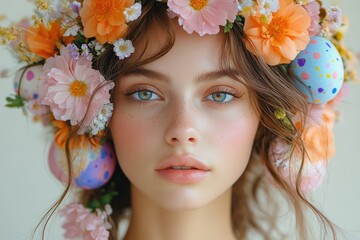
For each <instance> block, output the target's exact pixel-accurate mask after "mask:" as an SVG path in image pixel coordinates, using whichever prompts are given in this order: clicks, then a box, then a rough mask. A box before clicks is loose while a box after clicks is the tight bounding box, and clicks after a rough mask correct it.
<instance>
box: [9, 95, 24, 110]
mask: <svg viewBox="0 0 360 240" xmlns="http://www.w3.org/2000/svg"><path fill="white" fill-rule="evenodd" d="M25 101H26V100H25V99H24V98H22V97H20V96H19V95H12V96H10V97H7V98H6V102H7V104H6V105H5V106H6V107H10V108H16V107H18V108H22V107H24V106H25Z"/></svg>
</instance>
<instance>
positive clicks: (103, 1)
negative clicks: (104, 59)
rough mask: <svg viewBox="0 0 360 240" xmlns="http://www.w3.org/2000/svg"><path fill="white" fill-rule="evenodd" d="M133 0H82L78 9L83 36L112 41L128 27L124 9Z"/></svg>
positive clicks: (100, 40) (132, 2) (102, 41)
mask: <svg viewBox="0 0 360 240" xmlns="http://www.w3.org/2000/svg"><path fill="white" fill-rule="evenodd" d="M133 4H134V0H84V2H83V7H82V9H81V10H80V16H81V19H82V24H83V25H84V34H85V37H87V38H91V37H95V38H96V39H97V40H98V41H99V43H101V44H104V43H106V42H108V43H113V42H115V41H116V40H118V39H119V38H122V37H123V36H124V35H125V34H126V32H127V29H128V26H127V24H126V18H125V15H124V10H125V9H126V8H128V7H131V6H132V5H133Z"/></svg>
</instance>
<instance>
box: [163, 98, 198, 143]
mask: <svg viewBox="0 0 360 240" xmlns="http://www.w3.org/2000/svg"><path fill="white" fill-rule="evenodd" d="M198 124H199V115H198V114H197V113H196V110H195V109H194V108H193V107H190V106H185V105H184V104H182V105H180V106H173V107H170V109H169V114H168V116H167V128H166V130H165V141H166V142H167V143H168V144H170V145H182V144H183V145H189V144H190V145H193V144H196V143H198V142H199V137H200V135H199V126H198Z"/></svg>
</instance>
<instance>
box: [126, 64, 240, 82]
mask: <svg viewBox="0 0 360 240" xmlns="http://www.w3.org/2000/svg"><path fill="white" fill-rule="evenodd" d="M127 75H130V76H131V75H133V76H136V75H141V76H145V77H149V78H151V79H153V80H157V81H161V82H166V81H168V80H169V79H170V76H168V75H166V74H163V73H161V72H158V71H154V70H150V69H146V68H137V69H134V70H133V71H131V72H130V73H128V74H127ZM239 75H240V71H238V70H236V69H232V68H229V69H221V70H217V71H210V72H205V73H202V74H200V75H198V76H197V77H196V80H195V81H196V82H197V83H201V82H207V81H212V80H217V79H219V78H222V77H230V78H232V79H234V80H236V81H239V79H235V78H234V76H239Z"/></svg>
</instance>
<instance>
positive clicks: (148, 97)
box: [126, 90, 160, 101]
mask: <svg viewBox="0 0 360 240" xmlns="http://www.w3.org/2000/svg"><path fill="white" fill-rule="evenodd" d="M126 95H127V96H131V97H132V98H134V99H135V100H138V101H152V100H159V99H160V96H159V95H157V94H156V93H154V92H153V91H150V90H137V91H134V92H131V93H127V94H126Z"/></svg>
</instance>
